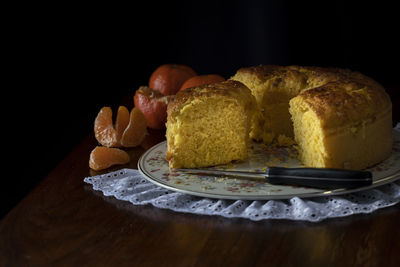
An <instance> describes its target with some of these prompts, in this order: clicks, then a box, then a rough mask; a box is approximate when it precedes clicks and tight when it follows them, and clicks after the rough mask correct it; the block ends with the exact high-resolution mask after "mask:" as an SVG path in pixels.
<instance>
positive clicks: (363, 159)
mask: <svg viewBox="0 0 400 267" xmlns="http://www.w3.org/2000/svg"><path fill="white" fill-rule="evenodd" d="M167 113H168V117H167V123H166V126H167V131H166V137H167V141H166V142H164V143H160V144H158V145H156V146H155V147H153V148H152V149H150V150H149V151H147V152H146V153H145V154H144V155H143V156H142V158H141V159H140V160H139V166H138V167H139V170H140V171H141V172H142V173H143V174H144V176H145V177H147V178H148V179H149V180H150V181H152V182H154V183H156V184H158V185H160V186H163V187H167V188H169V189H171V190H175V191H179V192H184V193H189V194H194V195H198V196H204V197H215V198H225V199H277V198H291V197H293V196H299V197H311V196H321V195H329V194H342V193H348V192H354V191H357V190H365V189H367V188H371V187H374V186H378V185H381V184H384V183H387V182H390V181H394V180H395V179H397V178H398V177H399V175H400V174H399V170H400V160H399V158H400V157H399V153H400V152H399V151H400V148H399V140H398V139H397V138H393V134H392V106H391V100H390V98H389V96H388V95H387V94H386V92H385V90H384V88H383V87H382V86H381V85H380V84H379V83H377V82H376V81H374V80H373V79H371V78H369V77H367V76H365V75H363V74H361V73H359V72H353V71H350V70H345V69H337V68H320V67H301V66H285V67H283V66H255V67H250V68H242V69H239V70H238V71H237V72H236V74H235V75H234V76H232V77H231V78H230V79H229V80H227V81H225V82H220V83H214V84H208V85H203V86H199V87H193V88H189V89H186V90H183V91H180V92H178V94H176V96H175V99H174V101H172V102H171V103H169V104H168V109H167ZM270 166H283V167H302V166H304V167H318V168H339V169H352V170H363V169H366V170H370V171H371V172H372V173H373V179H374V182H373V184H372V185H371V186H369V187H366V188H357V189H346V188H341V189H335V190H331V191H324V190H321V189H315V188H305V187H298V186H277V185H271V184H268V183H267V182H266V181H265V180H257V179H256V180H254V179H244V180H243V179H235V178H228V177H213V176H198V175H193V174H184V173H183V172H179V171H178V170H177V169H184V168H192V169H193V168H203V167H208V168H210V167H211V168H215V169H225V170H226V169H227V170H240V171H263V170H265V168H266V167H270Z"/></svg>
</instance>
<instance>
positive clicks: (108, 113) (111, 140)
mask: <svg viewBox="0 0 400 267" xmlns="http://www.w3.org/2000/svg"><path fill="white" fill-rule="evenodd" d="M94 134H95V137H96V139H97V141H98V142H99V143H100V144H102V145H103V146H106V147H113V146H116V145H117V143H118V141H117V131H115V129H114V126H113V123H112V110H111V108H110V107H103V108H102V109H101V110H100V112H99V114H98V115H97V117H96V119H95V121H94Z"/></svg>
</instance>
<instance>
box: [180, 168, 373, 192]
mask: <svg viewBox="0 0 400 267" xmlns="http://www.w3.org/2000/svg"><path fill="white" fill-rule="evenodd" d="M177 170H178V171H181V172H185V173H191V174H197V175H208V176H209V175H214V176H228V177H238V178H263V179H266V180H267V182H268V183H270V184H274V185H293V186H305V187H313V188H321V189H339V188H356V187H363V186H369V185H371V184H372V173H371V172H369V171H356V170H345V169H332V168H284V167H267V169H266V171H265V172H247V171H227V170H214V169H177Z"/></svg>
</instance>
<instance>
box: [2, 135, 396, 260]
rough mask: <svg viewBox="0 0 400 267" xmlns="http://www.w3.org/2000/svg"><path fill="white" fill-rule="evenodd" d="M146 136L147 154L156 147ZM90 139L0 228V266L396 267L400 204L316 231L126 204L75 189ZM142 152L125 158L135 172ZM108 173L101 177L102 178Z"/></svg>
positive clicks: (84, 172)
mask: <svg viewBox="0 0 400 267" xmlns="http://www.w3.org/2000/svg"><path fill="white" fill-rule="evenodd" d="M163 138H164V137H163V133H161V132H152V133H151V134H150V135H149V138H148V139H147V140H146V145H145V146H146V147H148V146H151V145H153V144H155V143H158V142H159V141H161V140H163ZM95 145H96V141H95V139H94V136H93V135H90V136H88V137H87V138H86V139H85V140H83V142H82V143H80V144H79V145H78V146H77V147H76V148H75V149H74V150H73V151H72V152H71V153H70V154H69V155H68V156H67V157H66V158H65V159H64V160H63V161H62V162H60V164H59V165H58V166H57V167H56V168H55V169H54V170H53V171H52V172H51V173H50V174H49V175H48V176H47V177H46V178H45V179H43V180H42V181H41V183H40V184H39V185H38V186H37V187H36V188H35V189H34V190H33V191H32V192H31V193H30V194H29V195H27V196H26V197H25V198H24V199H23V200H22V201H21V202H20V203H19V204H18V205H17V206H16V207H15V208H14V209H13V210H11V212H10V213H9V214H7V216H5V218H3V219H2V221H1V223H0V265H1V266H26V265H33V266H59V265H61V266H82V265H85V266H86V265H90V266H104V265H105V266H153V265H154V266H193V265H196V266H236V265H239V266H266V265H268V266H276V265H280V266H281V265H285V266H286V265H289V266H385V267H387V266H396V265H397V266H398V264H399V263H400V227H399V225H400V205H396V206H393V207H390V208H385V209H381V210H378V211H376V212H374V213H372V214H367V215H355V216H350V217H345V218H341V219H328V220H325V221H322V222H320V223H309V222H295V221H288V220H264V221H260V222H253V221H250V220H247V219H227V218H223V217H219V216H200V215H193V214H184V213H177V212H173V211H170V210H163V209H158V208H155V207H153V206H149V205H146V206H134V205H132V204H130V203H128V202H123V201H119V200H116V199H115V198H113V197H105V196H103V195H102V194H101V193H100V192H98V191H94V190H93V189H92V188H91V186H90V185H88V184H85V183H84V182H83V178H84V177H86V176H89V175H95V174H99V173H98V172H91V171H90V170H89V168H88V157H89V153H90V151H91V150H92V149H93V148H94V147H95ZM144 151H145V148H142V147H139V148H134V149H131V150H129V153H130V154H131V156H132V158H133V159H134V160H133V161H132V162H131V163H130V165H129V166H126V165H125V166H122V167H132V168H135V167H136V163H137V160H138V158H139V156H140V155H141V154H142V153H143V152H144ZM108 171H109V170H108Z"/></svg>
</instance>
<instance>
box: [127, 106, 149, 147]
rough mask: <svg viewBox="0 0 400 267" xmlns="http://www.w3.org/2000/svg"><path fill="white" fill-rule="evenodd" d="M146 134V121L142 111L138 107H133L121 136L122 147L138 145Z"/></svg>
mask: <svg viewBox="0 0 400 267" xmlns="http://www.w3.org/2000/svg"><path fill="white" fill-rule="evenodd" d="M146 134H147V123H146V118H145V117H144V115H143V113H142V112H141V111H140V110H139V109H138V108H136V107H135V108H133V109H132V111H131V114H130V120H129V124H128V126H127V127H126V129H125V131H124V133H123V134H122V138H121V141H120V143H121V145H122V146H124V147H135V146H138V145H140V143H141V142H142V141H143V139H144V137H145V136H146Z"/></svg>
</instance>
